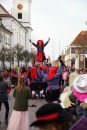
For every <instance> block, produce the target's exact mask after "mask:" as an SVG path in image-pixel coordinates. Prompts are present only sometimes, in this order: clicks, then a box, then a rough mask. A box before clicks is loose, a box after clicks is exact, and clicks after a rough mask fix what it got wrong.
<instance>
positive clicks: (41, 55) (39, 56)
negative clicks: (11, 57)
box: [29, 38, 50, 62]
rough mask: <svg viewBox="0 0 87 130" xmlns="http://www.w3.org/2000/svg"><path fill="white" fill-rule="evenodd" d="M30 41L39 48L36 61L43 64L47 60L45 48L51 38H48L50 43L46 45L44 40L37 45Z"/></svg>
mask: <svg viewBox="0 0 87 130" xmlns="http://www.w3.org/2000/svg"><path fill="white" fill-rule="evenodd" d="M29 41H30V42H31V43H32V44H33V45H34V46H35V47H36V48H37V56H36V60H37V61H39V62H43V61H44V60H46V58H45V53H44V47H45V46H46V45H47V44H48V43H49V41H50V38H48V41H47V42H46V43H44V42H43V40H38V41H37V44H35V43H33V42H32V41H31V40H30V39H29Z"/></svg>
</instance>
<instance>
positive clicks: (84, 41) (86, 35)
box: [69, 31, 87, 46]
mask: <svg viewBox="0 0 87 130" xmlns="http://www.w3.org/2000/svg"><path fill="white" fill-rule="evenodd" d="M86 45H87V31H81V32H80V33H79V34H78V35H77V36H76V38H75V39H74V40H73V41H72V42H71V43H70V45H69V46H86Z"/></svg>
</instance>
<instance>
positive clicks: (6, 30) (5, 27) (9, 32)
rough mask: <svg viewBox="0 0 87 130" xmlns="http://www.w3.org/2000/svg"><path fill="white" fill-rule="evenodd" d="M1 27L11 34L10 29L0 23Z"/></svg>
mask: <svg viewBox="0 0 87 130" xmlns="http://www.w3.org/2000/svg"><path fill="white" fill-rule="evenodd" d="M0 27H1V28H3V29H5V30H6V31H8V32H9V33H11V34H13V33H12V32H11V31H10V30H8V29H7V28H6V27H5V26H4V25H3V24H2V23H1V26H0Z"/></svg>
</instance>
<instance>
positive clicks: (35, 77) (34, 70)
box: [30, 67, 41, 98]
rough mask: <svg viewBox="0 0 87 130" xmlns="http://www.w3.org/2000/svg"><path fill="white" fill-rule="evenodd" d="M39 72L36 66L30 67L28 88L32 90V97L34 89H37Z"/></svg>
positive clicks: (39, 77)
mask: <svg viewBox="0 0 87 130" xmlns="http://www.w3.org/2000/svg"><path fill="white" fill-rule="evenodd" d="M39 73H40V71H39V70H38V69H37V68H36V67H31V68H30V78H31V81H30V82H31V85H30V89H31V92H32V98H35V97H36V91H38V90H39V83H40V79H41V75H40V74H39Z"/></svg>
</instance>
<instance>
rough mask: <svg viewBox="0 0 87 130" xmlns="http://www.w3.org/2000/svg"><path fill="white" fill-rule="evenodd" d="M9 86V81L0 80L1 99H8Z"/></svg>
mask: <svg viewBox="0 0 87 130" xmlns="http://www.w3.org/2000/svg"><path fill="white" fill-rule="evenodd" d="M8 88H9V86H8V83H7V82H4V81H0V101H7V100H8V96H7V90H8Z"/></svg>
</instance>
